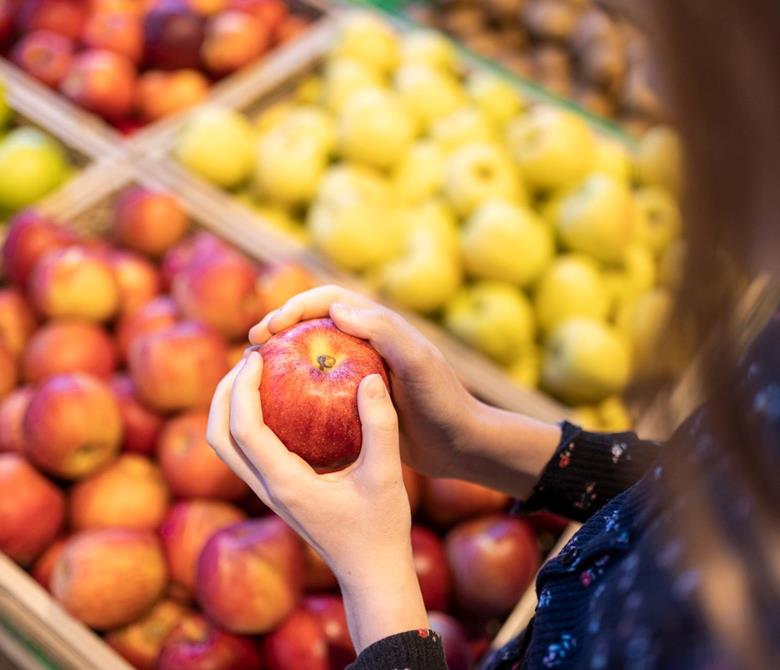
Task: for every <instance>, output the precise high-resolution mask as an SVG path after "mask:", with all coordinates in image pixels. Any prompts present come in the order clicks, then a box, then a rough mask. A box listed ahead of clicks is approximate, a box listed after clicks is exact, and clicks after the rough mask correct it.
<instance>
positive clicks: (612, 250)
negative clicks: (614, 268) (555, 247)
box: [556, 172, 635, 263]
mask: <svg viewBox="0 0 780 670" xmlns="http://www.w3.org/2000/svg"><path fill="white" fill-rule="evenodd" d="M634 219H635V215H634V209H633V202H632V200H631V192H630V191H629V190H628V188H627V187H626V185H625V184H621V183H620V182H618V181H616V180H615V179H613V178H612V177H609V176H607V175H605V174H601V173H598V172H596V173H594V174H591V175H589V176H588V177H587V178H586V179H585V181H583V182H582V183H581V184H580V185H579V186H577V187H575V188H574V189H572V190H571V191H570V192H569V193H568V194H567V195H566V196H564V197H563V199H562V200H561V203H560V207H559V209H558V219H557V221H556V230H557V231H558V237H559V239H560V241H561V243H562V244H563V246H564V247H565V248H567V249H571V250H572V251H580V252H583V253H586V254H590V255H591V256H593V257H594V258H597V259H598V260H600V261H603V262H604V263H619V262H621V261H622V259H623V256H624V255H625V253H626V248H627V247H628V245H629V244H630V242H631V239H632V237H633V234H634Z"/></svg>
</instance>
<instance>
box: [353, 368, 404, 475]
mask: <svg viewBox="0 0 780 670" xmlns="http://www.w3.org/2000/svg"><path fill="white" fill-rule="evenodd" d="M358 413H359V414H360V424H361V427H362V430H363V444H362V449H361V452H360V460H361V469H365V470H367V471H368V472H369V473H370V474H372V475H379V476H385V475H387V474H392V473H394V472H395V470H399V469H400V464H401V457H400V455H399V443H398V416H397V415H396V413H395V408H394V407H393V403H392V401H391V400H390V393H388V390H387V386H385V382H384V380H383V379H382V377H381V375H377V374H374V375H369V376H368V377H365V378H364V379H363V380H362V381H361V382H360V386H359V387H358Z"/></svg>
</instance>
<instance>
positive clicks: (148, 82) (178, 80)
mask: <svg viewBox="0 0 780 670" xmlns="http://www.w3.org/2000/svg"><path fill="white" fill-rule="evenodd" d="M208 94H209V81H208V79H206V77H205V76H204V75H203V74H201V73H200V72H198V71H197V70H190V69H185V70H175V71H174V72H166V71H164V70H148V71H147V72H144V73H143V74H142V75H141V77H140V78H139V79H138V86H137V88H136V107H137V108H138V111H139V113H140V115H141V118H143V119H144V121H147V122H149V121H157V120H158V119H162V118H165V117H166V116H171V115H173V114H177V113H179V112H182V111H184V110H186V109H190V108H191V107H194V106H195V105H197V104H198V103H199V102H202V101H203V100H205V99H206V97H207V96H208Z"/></svg>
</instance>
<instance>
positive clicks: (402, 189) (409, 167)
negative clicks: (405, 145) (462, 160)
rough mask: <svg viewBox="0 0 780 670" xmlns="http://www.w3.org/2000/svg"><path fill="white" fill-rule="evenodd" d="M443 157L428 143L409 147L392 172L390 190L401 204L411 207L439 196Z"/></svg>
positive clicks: (441, 153)
mask: <svg viewBox="0 0 780 670" xmlns="http://www.w3.org/2000/svg"><path fill="white" fill-rule="evenodd" d="M444 170H445V157H444V153H443V152H442V150H441V149H440V148H439V146H438V145H436V144H435V143H434V142H432V141H430V140H419V141H417V142H415V143H414V144H412V145H411V146H410V147H409V150H408V151H407V152H406V154H405V155H404V156H403V157H402V158H401V161H400V162H399V163H398V165H396V167H395V170H394V172H393V177H392V180H393V188H394V190H395V194H396V197H397V198H398V201H399V202H400V203H401V204H408V205H413V204H416V203H418V202H421V201H422V200H425V199H426V198H429V197H430V196H432V195H434V194H436V193H438V192H439V190H440V189H441V187H442V184H443V183H444Z"/></svg>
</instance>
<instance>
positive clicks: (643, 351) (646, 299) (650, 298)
mask: <svg viewBox="0 0 780 670" xmlns="http://www.w3.org/2000/svg"><path fill="white" fill-rule="evenodd" d="M673 304H674V300H673V298H672V294H671V293H670V292H669V291H667V290H666V289H662V288H657V289H653V290H652V291H648V292H647V293H645V294H643V295H641V296H638V297H637V298H634V299H633V300H630V301H627V302H625V303H624V304H623V305H621V306H620V309H619V310H618V313H617V316H616V318H615V323H616V325H617V327H618V329H619V330H620V331H621V332H622V333H623V334H624V335H625V336H626V337H627V338H628V341H629V342H630V344H631V349H632V354H633V361H634V367H635V368H636V371H637V373H638V374H639V375H645V374H647V373H652V372H661V370H659V369H658V368H659V367H660V362H659V358H658V357H657V356H656V355H655V354H656V348H657V346H658V344H659V342H660V338H661V337H662V335H663V333H664V332H665V330H666V327H667V322H668V320H669V317H670V315H671V312H672V307H673Z"/></svg>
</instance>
